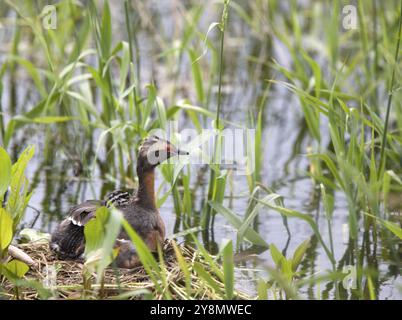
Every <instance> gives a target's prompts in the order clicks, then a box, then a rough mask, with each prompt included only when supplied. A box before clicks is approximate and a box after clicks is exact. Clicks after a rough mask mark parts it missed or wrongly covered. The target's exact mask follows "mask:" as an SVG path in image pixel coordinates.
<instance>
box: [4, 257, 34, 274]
mask: <svg viewBox="0 0 402 320" xmlns="http://www.w3.org/2000/svg"><path fill="white" fill-rule="evenodd" d="M5 267H6V269H7V271H9V272H10V273H11V274H12V275H13V276H14V277H16V278H22V277H23V276H24V275H25V274H26V273H27V272H28V271H29V267H28V266H27V265H26V264H25V263H24V262H22V261H19V260H16V259H14V260H11V261H10V262H8V263H7V264H6V265H5Z"/></svg>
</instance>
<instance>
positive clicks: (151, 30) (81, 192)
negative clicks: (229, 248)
mask: <svg viewBox="0 0 402 320" xmlns="http://www.w3.org/2000/svg"><path fill="white" fill-rule="evenodd" d="M147 5H149V7H150V8H152V12H153V13H154V16H152V17H149V19H150V20H149V25H147V26H146V27H144V26H143V28H142V29H141V31H140V32H139V33H138V39H139V46H140V53H141V81H142V84H146V83H149V82H151V81H154V82H155V83H156V84H157V87H158V94H159V95H160V96H161V97H162V98H163V99H164V101H165V104H166V105H169V104H170V103H172V102H173V101H175V100H173V101H172V96H171V95H172V90H173V87H174V84H173V83H172V81H171V77H172V72H173V73H174V71H175V68H172V67H169V66H167V65H166V64H165V63H164V61H163V60H162V59H158V58H157V55H159V54H160V53H161V50H162V49H161V45H160V41H161V40H160V37H161V36H160V35H158V34H157V32H156V31H155V30H159V32H162V30H163V32H164V33H165V34H163V37H164V38H165V39H168V40H172V39H175V38H177V35H178V34H180V30H181V28H182V25H183V22H182V21H180V20H179V22H178V20H177V17H181V16H180V10H177V6H175V5H178V7H179V8H181V10H184V7H182V4H179V2H177V3H176V4H175V5H171V6H170V5H168V4H167V2H166V3H165V2H164V4H163V5H161V3H160V2H159V1H151V2H150V3H149V4H147ZM122 10H123V7H122V6H120V5H119V4H117V2H116V3H113V5H112V16H113V17H124V12H123V11H122ZM218 20H219V14H217V13H216V10H214V8H213V6H207V8H206V11H205V13H204V14H203V15H202V18H201V20H200V22H199V24H198V28H199V29H200V31H201V32H203V33H205V32H206V30H207V29H208V25H209V24H210V23H211V22H213V21H218ZM113 27H114V31H113V34H114V38H116V39H119V40H120V39H125V37H126V35H125V32H124V30H125V27H124V19H114V20H113ZM228 30H229V31H228V34H227V41H226V47H225V67H226V68H225V72H224V74H225V76H224V88H223V89H224V90H223V92H224V105H223V112H224V117H225V118H226V119H228V120H231V121H235V122H237V123H243V124H244V123H246V122H247V120H248V117H247V112H244V110H246V109H248V108H253V106H255V105H256V104H257V100H258V99H257V98H258V97H261V96H262V94H263V90H264V87H265V86H264V80H265V79H270V78H271V74H270V72H271V71H270V70H268V68H264V66H263V65H261V64H253V63H251V62H250V59H249V58H250V56H257V57H260V58H261V59H262V60H264V59H268V58H269V57H271V56H272V57H273V58H275V59H276V60H277V61H279V62H280V63H281V64H282V65H285V66H291V65H292V62H291V60H290V59H291V57H290V56H289V54H287V51H286V49H285V48H284V47H283V45H282V44H281V42H280V41H279V40H278V39H275V38H273V39H272V41H270V40H267V39H261V37H258V35H256V33H255V32H252V30H250V27H249V26H248V25H247V24H245V23H244V22H243V21H242V20H241V19H239V18H238V16H236V15H235V14H232V16H231V17H230V24H229V27H228ZM163 32H162V33H163ZM0 35H2V36H3V37H4V38H5V42H7V41H10V39H11V38H10V37H11V35H10V34H9V33H8V32H5V31H4V30H3V31H2V29H1V28H0ZM172 43H173V41H172ZM2 56H3V57H2ZM4 56H5V53H4V52H2V53H0V61H3V59H4ZM209 58H210V53H208V54H207V55H206V56H205V57H204V59H209ZM317 59H319V57H318V58H317ZM190 74H191V64H190V61H189V60H188V58H187V57H184V58H183V60H182V65H180V74H179V76H178V78H177V83H176V90H177V91H176V96H175V97H174V99H179V98H188V99H189V100H190V101H195V100H196V95H195V91H194V88H193V86H192V85H191V81H192V80H191V76H190ZM17 79H18V86H15V85H16V83H12V82H11V79H10V76H9V75H6V76H5V77H4V78H3V87H4V88H3V90H4V91H3V95H2V97H1V99H2V100H1V102H2V105H3V106H6V109H5V110H6V111H5V114H4V116H5V122H6V123H7V121H8V120H9V119H10V117H11V110H9V106H10V104H11V102H12V101H13V100H12V99H13V98H12V96H10V92H11V89H15V87H16V90H17V91H16V95H15V96H16V98H17V99H16V105H15V113H20V112H23V111H24V110H29V108H30V107H32V106H33V105H35V103H37V101H38V100H39V96H38V94H37V93H35V90H34V89H33V87H32V83H31V81H30V80H29V77H27V75H26V74H25V73H24V72H23V71H20V72H18V74H17ZM212 90H213V91H216V87H213V88H212ZM210 105H211V106H212V108H214V107H213V106H214V105H215V100H213V101H211V104H210ZM321 127H322V128H321V129H322V130H321V134H322V136H323V137H322V139H323V143H322V145H326V143H327V141H328V139H329V138H328V132H327V126H326V123H325V121H324V119H323V121H322V124H321ZM54 128H55V127H53V129H45V127H44V126H42V125H35V126H34V125H28V126H25V127H24V128H23V129H22V130H20V131H18V133H17V135H16V136H15V137H13V140H12V145H11V148H10V150H12V154H13V156H14V159H15V158H16V156H17V155H18V153H19V152H20V151H21V150H22V149H23V148H24V147H25V146H26V145H28V144H32V143H33V144H35V145H36V151H35V156H34V158H33V160H32V162H31V163H30V165H29V168H28V177H29V179H30V181H33V183H34V194H33V196H32V198H31V201H30V206H31V207H30V208H28V209H27V212H26V216H25V219H24V221H23V226H25V227H34V228H38V229H41V230H44V231H47V232H51V231H52V230H53V228H54V227H55V226H56V225H57V223H58V222H59V221H60V220H61V219H62V218H63V217H65V215H66V214H67V212H68V209H69V207H70V206H71V205H74V204H76V203H79V202H81V201H84V200H86V199H99V198H102V197H103V196H104V194H105V193H106V192H107V191H111V190H113V188H115V187H119V184H118V183H114V181H113V180H112V178H111V177H108V176H107V173H108V172H107V171H104V169H101V168H100V167H99V166H97V167H96V170H95V174H94V176H93V178H92V179H90V180H88V179H85V178H82V177H80V176H76V175H75V174H74V170H77V165H79V164H80V162H82V161H83V162H84V163H83V165H84V169H85V166H87V167H88V166H89V165H90V164H91V161H89V163H85V156H84V155H85V154H87V153H91V151H92V152H93V151H94V149H95V145H96V143H92V144H91V143H90V142H89V141H86V140H85V139H83V135H82V134H80V132H79V126H78V124H74V126H70V127H69V128H70V131H69V134H68V138H69V143H71V145H65V141H66V140H63V137H61V136H60V135H58V133H57V130H55V129H54ZM52 135H54V136H52ZM98 135H99V132H97V133H96V136H95V137H94V139H93V141H95V142H96V141H97V136H98ZM263 136H264V141H265V142H266V143H265V145H264V162H263V168H262V173H261V175H262V181H261V182H262V183H263V184H264V185H266V186H269V187H272V188H273V189H275V192H276V193H278V194H280V195H283V196H284V200H285V206H286V207H289V208H293V209H296V210H298V211H301V212H304V213H308V214H310V215H311V216H312V217H314V219H315V221H316V222H317V224H318V226H319V228H320V231H321V234H322V236H323V238H324V241H325V243H327V244H328V243H329V237H328V232H327V222H326V220H325V216H324V212H323V209H322V206H321V204H320V202H319V201H317V199H316V198H315V196H316V194H317V193H316V191H317V190H315V189H314V188H315V187H314V184H313V182H312V181H311V179H310V178H309V177H308V176H307V174H306V172H307V170H308V165H309V162H308V159H307V157H306V156H305V154H306V153H307V148H308V146H309V145H310V144H311V143H312V141H311V139H310V138H309V137H308V134H307V130H306V127H305V125H304V124H303V122H302V114H301V112H300V105H299V102H298V100H297V98H296V97H295V96H294V95H290V94H289V92H287V91H286V90H285V89H283V88H280V87H279V86H274V87H272V89H271V91H270V94H269V97H268V99H267V101H266V106H265V113H264V132H263ZM63 144H64V145H63ZM102 152H104V151H102ZM101 158H102V157H101ZM192 169H193V170H194V172H195V171H196V170H199V169H200V167H199V166H194V167H192ZM105 174H106V175H105ZM101 176H103V178H101ZM194 176H195V174H194ZM206 177H207V175H206ZM130 178H133V177H130ZM162 181H163V178H162V177H161V174H160V171H159V170H158V171H157V186H159V185H160V184H161V183H162ZM229 184H231V183H230V182H229ZM206 187H207V186H202V187H201V189H200V190H198V191H197V196H196V198H195V201H194V202H195V207H196V210H199V209H200V206H201V205H202V194H206V192H207V191H206V190H205V188H206ZM232 188H233V189H232V190H230V188H229V187H228V188H227V190H226V199H225V203H224V204H225V205H226V206H228V207H230V208H231V209H232V210H233V211H234V212H236V213H237V214H239V215H240V216H242V215H243V214H244V212H245V209H246V207H247V203H248V195H249V189H248V185H247V181H246V178H245V177H240V178H239V177H236V178H235V179H234V180H233V181H232ZM167 191H168V186H167V185H164V187H163V188H162V190H161V192H160V193H159V196H162V195H163V194H164V193H165V192H167ZM231 195H236V196H235V197H232V196H231ZM335 197H336V199H335V210H334V218H333V228H332V232H333V239H334V252H335V258H336V261H337V266H338V267H339V268H340V267H341V266H342V263H344V264H345V265H347V264H348V263H347V262H343V261H344V260H345V261H347V257H348V255H349V254H350V252H353V250H359V251H360V252H361V256H362V258H363V259H364V265H365V266H367V265H369V266H370V267H371V268H372V269H374V270H378V283H377V289H376V290H378V298H379V299H401V298H402V294H401V290H399V289H398V287H401V285H402V279H401V276H400V273H399V271H398V268H397V267H396V265H395V262H394V261H393V259H392V257H391V256H390V254H389V250H388V249H387V247H383V246H382V244H383V243H385V242H384V241H374V240H373V237H372V235H370V234H368V235H366V234H364V233H363V231H362V230H363V228H362V226H360V229H361V230H360V231H361V232H360V233H359V234H360V237H359V239H358V241H357V243H358V247H356V248H353V247H352V244H351V243H349V242H348V241H346V242H345V239H344V238H345V232H346V233H347V230H345V225H347V224H348V206H347V202H346V199H345V196H344V195H343V194H342V193H340V192H337V193H336V194H335ZM38 212H40V214H39V215H38ZM160 212H161V215H162V217H163V219H164V221H165V224H166V227H167V235H168V236H169V235H172V234H174V233H175V230H174V229H175V225H176V215H175V213H174V208H173V201H172V199H171V197H169V198H168V199H167V201H166V202H165V203H164V204H163V206H162V207H161V208H160ZM288 223H289V229H290V234H291V237H290V238H289V237H288V234H287V232H286V228H285V227H284V225H283V220H282V217H281V216H280V215H279V214H278V213H277V212H274V211H272V210H269V209H262V210H261V212H260V214H259V217H258V223H257V228H258V232H259V234H260V235H262V236H263V238H264V239H265V240H266V241H267V242H268V243H274V244H275V245H276V246H277V247H278V248H279V249H280V250H283V252H284V253H286V255H287V257H289V256H291V255H292V254H293V252H294V250H295V249H296V247H297V246H298V245H299V244H300V243H301V242H302V241H304V240H306V239H309V238H310V237H312V235H313V232H312V229H311V227H310V226H309V225H308V224H307V223H305V222H304V221H301V220H299V219H289V220H288ZM212 236H213V237H212ZM212 238H213V239H212ZM200 239H203V238H202V237H201V235H200ZM224 239H232V240H233V241H236V231H235V230H234V229H233V228H232V227H231V226H230V225H228V223H227V221H226V220H225V218H224V217H222V216H219V215H218V216H217V217H216V220H215V226H214V230H213V234H212V235H211V238H210V239H208V243H206V242H204V244H205V245H206V246H207V247H210V248H211V247H212V248H213V247H215V248H217V247H218V246H219V244H220V243H222V241H223V240H224ZM203 240H205V239H203ZM382 240H384V239H382ZM211 243H215V244H214V245H211ZM312 243H313V245H312V247H311V248H310V249H309V251H308V252H307V259H305V261H304V262H303V264H302V270H303V271H305V272H306V274H307V275H310V276H311V275H319V274H322V273H324V272H325V270H329V269H331V264H330V262H329V259H328V258H327V256H326V254H325V251H324V250H323V248H322V247H321V246H320V245H319V244H317V240H316V239H314V238H313V239H312ZM399 248H400V243H399ZM399 250H400V249H399ZM351 256H353V255H351ZM235 261H236V267H237V268H236V279H237V286H238V288H241V289H242V290H246V291H248V292H250V293H251V294H254V293H255V290H256V287H255V285H256V282H255V281H256V279H258V277H263V278H266V277H267V273H266V267H267V266H271V267H273V266H274V264H273V261H272V259H271V255H270V252H269V250H265V251H263V252H260V251H255V250H254V248H250V247H248V246H245V245H242V246H241V249H240V250H238V251H237V252H236V256H235ZM302 294H303V296H305V297H306V298H310V299H316V298H319V297H322V298H333V297H334V289H333V288H331V285H330V283H328V282H323V283H321V284H320V286H319V288H318V286H317V285H311V286H308V285H307V286H304V287H303V288H302ZM342 294H343V297H344V298H355V296H353V294H352V292H351V291H350V290H344V291H342Z"/></svg>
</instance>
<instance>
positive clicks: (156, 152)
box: [155, 150, 159, 158]
mask: <svg viewBox="0 0 402 320" xmlns="http://www.w3.org/2000/svg"><path fill="white" fill-rule="evenodd" d="M155 157H157V158H159V150H156V151H155Z"/></svg>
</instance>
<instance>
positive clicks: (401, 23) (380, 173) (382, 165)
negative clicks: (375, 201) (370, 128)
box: [378, 5, 402, 179]
mask: <svg viewBox="0 0 402 320" xmlns="http://www.w3.org/2000/svg"><path fill="white" fill-rule="evenodd" d="M399 10H400V11H399V13H400V14H399V30H398V41H397V44H396V50H395V60H394V63H395V65H394V68H393V70H392V76H391V83H390V87H389V93H388V103H387V113H386V116H385V123H384V132H383V136H382V142H381V152H380V167H379V170H378V179H380V178H381V177H382V176H383V171H384V169H385V162H386V161H385V160H386V159H385V156H384V153H385V145H386V143H387V133H388V123H389V115H390V112H391V104H392V97H393V88H394V82H395V70H396V66H397V63H398V57H399V45H400V43H401V27H402V5H401V7H400V9H399Z"/></svg>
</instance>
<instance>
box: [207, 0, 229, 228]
mask: <svg viewBox="0 0 402 320" xmlns="http://www.w3.org/2000/svg"><path fill="white" fill-rule="evenodd" d="M229 2H230V0H225V1H224V6H223V13H222V19H221V23H220V26H219V29H220V30H221V39H220V49H219V80H218V101H217V108H216V118H215V128H216V130H217V131H219V130H220V123H219V120H220V114H221V106H222V74H223V45H224V40H225V28H226V21H227V18H228V10H229ZM220 138H221V137H220V135H219V134H218V135H217V137H216V140H215V141H214V155H213V158H214V159H216V154H217V152H219V151H220V147H219V145H220V141H219V140H218V139H220ZM217 165H218V167H219V163H218V164H217ZM216 187H217V183H216V173H215V170H214V169H212V168H211V171H210V179H209V189H208V200H209V201H211V200H213V199H214V195H215V193H216V190H215V189H216ZM211 214H213V209H212V207H211V206H210V205H209V204H207V210H206V213H205V215H204V217H203V219H202V221H201V224H202V227H203V228H204V229H206V228H208V227H209V223H210V216H211Z"/></svg>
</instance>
